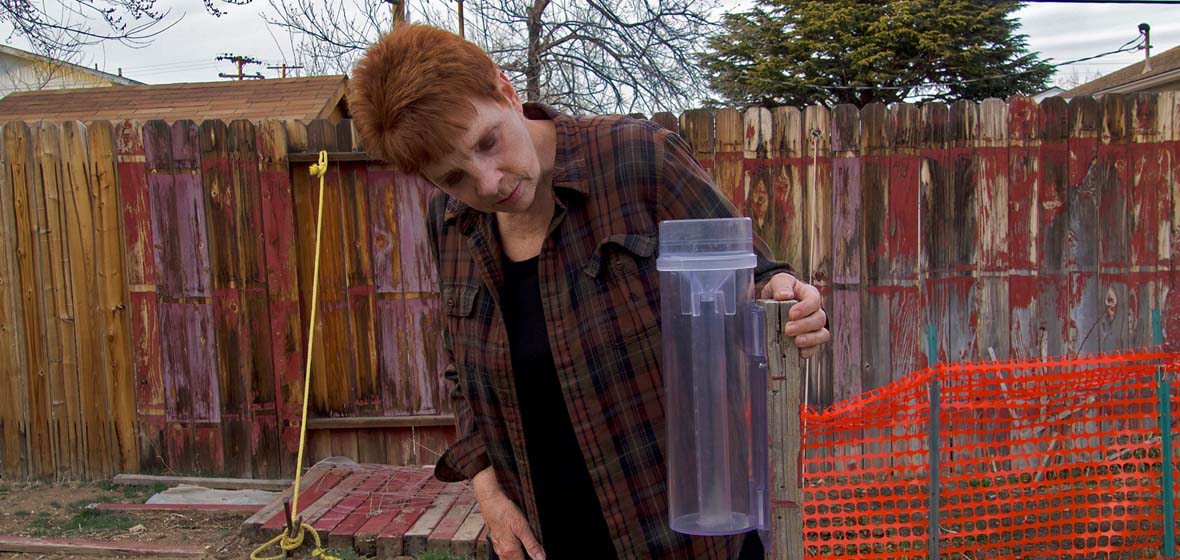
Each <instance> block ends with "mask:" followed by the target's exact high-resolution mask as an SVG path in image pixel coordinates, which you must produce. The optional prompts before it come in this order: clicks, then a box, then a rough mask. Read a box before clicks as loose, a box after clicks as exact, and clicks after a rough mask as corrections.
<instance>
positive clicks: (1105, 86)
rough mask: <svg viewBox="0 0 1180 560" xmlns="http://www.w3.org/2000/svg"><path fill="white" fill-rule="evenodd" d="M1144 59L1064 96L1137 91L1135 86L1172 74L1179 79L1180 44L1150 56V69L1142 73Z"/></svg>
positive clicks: (1149, 83)
mask: <svg viewBox="0 0 1180 560" xmlns="http://www.w3.org/2000/svg"><path fill="white" fill-rule="evenodd" d="M1144 64H1146V61H1139V62H1136V63H1135V64H1132V65H1130V66H1127V67H1125V68H1123V69H1121V70H1116V71H1114V72H1111V73H1110V74H1107V75H1105V76H1103V77H1101V78H1098V79H1096V80H1093V81H1090V82H1086V83H1084V84H1082V85H1080V86H1078V87H1075V88H1073V89H1071V90H1069V91H1067V92H1065V93H1064V94H1063V96H1064V97H1077V96H1079V95H1096V94H1101V93H1109V92H1112V90H1113V92H1115V93H1125V92H1131V91H1137V90H1138V89H1139V88H1138V87H1137V86H1142V87H1148V86H1149V85H1151V84H1152V83H1154V82H1157V81H1160V80H1161V79H1164V80H1166V79H1168V77H1169V76H1174V77H1175V79H1178V80H1180V46H1178V47H1174V48H1171V49H1168V50H1166V51H1164V52H1162V53H1159V54H1157V55H1155V56H1153V57H1151V71H1150V72H1148V73H1146V74H1144V73H1143V66H1144Z"/></svg>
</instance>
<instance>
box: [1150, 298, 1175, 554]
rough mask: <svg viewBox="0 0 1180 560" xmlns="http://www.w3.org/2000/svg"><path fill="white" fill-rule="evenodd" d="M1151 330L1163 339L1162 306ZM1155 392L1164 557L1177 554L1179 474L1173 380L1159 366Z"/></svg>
mask: <svg viewBox="0 0 1180 560" xmlns="http://www.w3.org/2000/svg"><path fill="white" fill-rule="evenodd" d="M1151 330H1152V334H1153V335H1154V336H1153V338H1155V343H1156V345H1161V344H1163V343H1164V329H1163V325H1161V321H1160V310H1159V309H1155V310H1152V312H1151ZM1155 377H1156V393H1157V395H1158V397H1159V426H1160V445H1162V446H1163V465H1162V466H1163V469H1162V470H1163V477H1164V479H1163V485H1164V549H1163V551H1162V552H1163V556H1164V558H1175V557H1176V477H1175V474H1174V473H1173V469H1174V468H1175V465H1174V464H1173V463H1172V407H1171V404H1170V403H1171V402H1172V395H1171V393H1172V391H1171V389H1172V382H1171V380H1170V379H1168V376H1167V375H1166V374H1164V369H1163V368H1160V369H1158V370H1156V372H1155Z"/></svg>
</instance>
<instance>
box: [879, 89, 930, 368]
mask: <svg viewBox="0 0 1180 560" xmlns="http://www.w3.org/2000/svg"><path fill="white" fill-rule="evenodd" d="M889 119H890V121H891V124H890V126H889V127H888V128H887V130H888V131H889V133H890V134H891V138H890V142H891V146H892V154H891V155H890V158H889V178H888V181H887V183H886V185H887V188H888V196H887V197H886V206H887V209H886V211H887V213H888V220H887V222H886V224H885V227H886V230H885V234H886V235H885V243H886V251H887V254H888V260H887V262H888V271H889V272H888V280H887V281H886V280H882V282H883V283H885V282H887V283H888V285H889V289H888V293H889V326H888V328H889V346H890V347H889V360H890V367H889V381H891V382H892V381H896V380H897V379H899V378H901V377H902V376H904V375H905V374H906V372H911V371H917V370H918V369H921V368H922V367H925V365H926V351H925V347H924V343H923V342H922V341H923V340H924V335H923V330H922V292H921V291H920V290H921V284H920V283H919V278H920V275H921V274H924V271H923V270H922V269H921V268H920V263H921V243H920V238H921V237H920V236H921V229H920V224H919V221H920V220H919V213H920V210H921V208H922V200H921V195H922V182H921V171H922V160H921V158H920V157H919V149H920V147H921V145H922V128H921V115H920V113H919V112H918V108H917V107H916V106H914V105H895V106H894V107H892V108H890V111H889Z"/></svg>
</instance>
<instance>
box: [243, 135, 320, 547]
mask: <svg viewBox="0 0 1180 560" xmlns="http://www.w3.org/2000/svg"><path fill="white" fill-rule="evenodd" d="M327 172H328V152H325V151H321V152H320V161H319V163H316V164H314V165H312V166H311V174H312V176H313V177H319V178H320V191H319V208H318V209H317V210H316V217H315V259H314V263H315V264H314V265H313V267H312V273H311V317H310V320H309V321H308V322H307V358H306V359H307V367H306V368H304V372H303V418H302V419H301V420H300V421H299V456H298V458H296V459H295V489H294V492H293V495H292V498H291V519H290V522H291V525H290V526H291V527H297V528H298V529H299V532H298V533H296V534H295V535H291V534H288V532H287V531H286V530H285V529H284V530H283V532H282V534H280V535H278V536H276V537H275V538H273V539H271V540H269V541H267V542H266V543H265V544H263V545H262V546H260V547H258V548H257V549H255V550H254V552H252V553H250V560H283V559H285V558H287V555H288V553H290V552H292V551H294V550H296V549H298V548H299V547H301V546H303V537H304V535H305V534H306V533H311V538H312V539H314V540H315V549H314V550H312V552H311V557H312V558H322V559H323V560H340V559H339V558H337V557H335V556H332V555H330V554H328V553H327V552H324V547H323V545H321V544H320V535H319V534H318V533H316V532H315V529H313V528H312V526H311V525H308V524H307V523H302V522H300V521H299V519H298V517H296V516H297V515H298V514H299V478H300V474H301V471H302V470H303V445H304V443H305V441H306V436H307V396H308V391H309V389H310V388H311V349H312V348H313V347H314V345H313V344H312V341H313V340H315V338H314V334H315V315H316V307H317V301H318V297H319V292H320V289H319V287H320V226H322V225H323V223H324V219H323V218H324V174H325V173H327ZM276 544H277V545H279V548H281V549H282V553H280V554H276V555H274V556H260V554H262V551H264V550H266V549H268V548H270V547H272V546H274V545H276Z"/></svg>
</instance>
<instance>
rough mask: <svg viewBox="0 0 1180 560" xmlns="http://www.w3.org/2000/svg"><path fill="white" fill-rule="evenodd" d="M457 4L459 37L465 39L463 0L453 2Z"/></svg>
mask: <svg viewBox="0 0 1180 560" xmlns="http://www.w3.org/2000/svg"><path fill="white" fill-rule="evenodd" d="M455 1H456V2H458V3H459V36H460V37H462V38H464V39H466V38H467V34H466V33H464V32H463V0H455Z"/></svg>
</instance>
